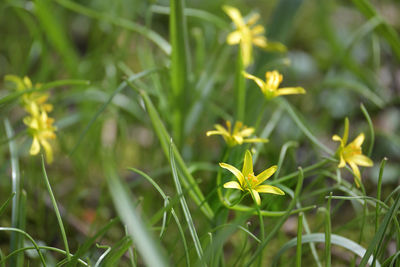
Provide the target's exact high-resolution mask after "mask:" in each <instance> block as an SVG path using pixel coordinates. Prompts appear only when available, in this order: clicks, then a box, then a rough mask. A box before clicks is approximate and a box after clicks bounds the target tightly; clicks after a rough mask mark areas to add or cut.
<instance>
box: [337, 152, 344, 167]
mask: <svg viewBox="0 0 400 267" xmlns="http://www.w3.org/2000/svg"><path fill="white" fill-rule="evenodd" d="M345 166H346V161H345V160H344V157H343V154H342V153H340V162H339V165H338V168H344V167H345Z"/></svg>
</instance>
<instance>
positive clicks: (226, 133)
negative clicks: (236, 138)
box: [214, 124, 231, 136]
mask: <svg viewBox="0 0 400 267" xmlns="http://www.w3.org/2000/svg"><path fill="white" fill-rule="evenodd" d="M214 127H215V129H217V131H219V132H220V133H221V134H222V135H227V136H230V135H231V134H230V133H229V132H228V131H227V130H226V129H225V128H224V127H223V126H222V125H219V124H215V125H214Z"/></svg>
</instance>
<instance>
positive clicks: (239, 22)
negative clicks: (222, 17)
mask: <svg viewBox="0 0 400 267" xmlns="http://www.w3.org/2000/svg"><path fill="white" fill-rule="evenodd" d="M222 9H223V10H224V11H225V13H226V14H227V15H228V16H229V17H230V18H231V20H232V21H233V23H235V25H236V27H238V28H239V27H243V26H244V25H245V23H244V21H243V17H242V15H241V14H240V11H239V9H237V8H235V7H232V6H227V5H226V6H223V7H222Z"/></svg>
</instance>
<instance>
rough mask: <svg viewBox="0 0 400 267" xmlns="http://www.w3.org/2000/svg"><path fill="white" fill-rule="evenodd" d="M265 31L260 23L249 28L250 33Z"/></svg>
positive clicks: (255, 33)
mask: <svg viewBox="0 0 400 267" xmlns="http://www.w3.org/2000/svg"><path fill="white" fill-rule="evenodd" d="M264 32H265V28H264V27H263V26H261V25H256V26H254V28H253V29H251V33H252V34H253V36H254V35H258V34H263V33H264Z"/></svg>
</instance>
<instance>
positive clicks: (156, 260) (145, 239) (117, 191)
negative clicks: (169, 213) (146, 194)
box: [104, 160, 168, 267]
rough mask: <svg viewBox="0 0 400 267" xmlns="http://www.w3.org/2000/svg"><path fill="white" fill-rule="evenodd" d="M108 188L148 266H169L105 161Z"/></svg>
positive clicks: (128, 195) (107, 161)
mask: <svg viewBox="0 0 400 267" xmlns="http://www.w3.org/2000/svg"><path fill="white" fill-rule="evenodd" d="M104 164H105V165H104V166H105V171H106V178H107V184H108V188H109V190H110V193H111V197H112V200H113V202H114V207H115V209H116V211H117V213H118V215H119V216H120V218H121V220H122V222H123V223H124V224H125V225H126V227H127V229H128V233H129V235H130V236H131V237H132V239H133V240H134V243H135V245H136V247H137V249H138V251H139V252H140V254H141V255H142V258H143V261H144V262H145V263H146V264H147V265H148V266H160V267H162V266H167V265H168V263H167V262H166V261H165V258H164V254H163V253H162V252H161V248H160V246H159V244H158V243H156V242H155V241H154V239H153V237H152V236H151V235H150V233H149V232H148V230H147V229H146V227H145V224H144V222H143V220H142V219H141V218H140V215H139V214H138V213H137V212H136V209H135V207H134V205H133V204H132V200H131V199H132V197H131V196H130V194H129V193H128V192H127V191H126V189H125V187H124V186H123V185H122V183H121V181H120V180H119V177H118V175H117V173H116V171H115V169H114V167H112V166H111V163H110V161H109V160H104Z"/></svg>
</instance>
